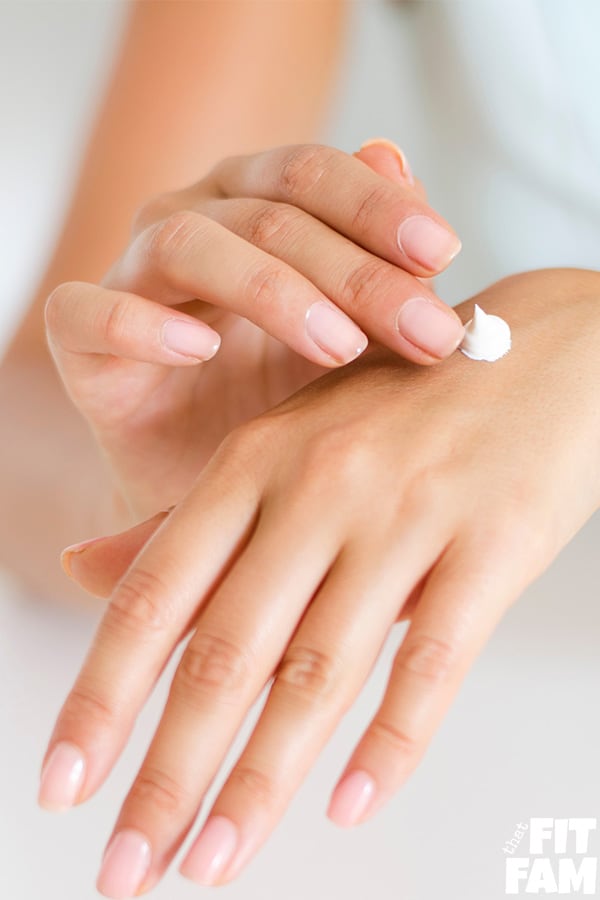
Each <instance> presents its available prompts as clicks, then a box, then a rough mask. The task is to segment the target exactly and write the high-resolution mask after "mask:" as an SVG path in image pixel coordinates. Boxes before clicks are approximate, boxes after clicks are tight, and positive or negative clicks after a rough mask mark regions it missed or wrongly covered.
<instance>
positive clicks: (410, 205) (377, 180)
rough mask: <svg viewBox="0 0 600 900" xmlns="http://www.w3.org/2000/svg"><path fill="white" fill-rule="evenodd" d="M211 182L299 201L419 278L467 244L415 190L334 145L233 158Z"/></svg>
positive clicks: (235, 191)
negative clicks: (387, 176) (375, 170)
mask: <svg viewBox="0 0 600 900" xmlns="http://www.w3.org/2000/svg"><path fill="white" fill-rule="evenodd" d="M209 179H210V180H212V181H213V183H214V184H215V186H216V187H217V188H218V189H219V192H220V194H221V195H222V196H225V197H262V198H263V199H268V200H276V201H282V202H284V203H289V204H292V205H294V206H297V207H299V208H300V209H303V210H305V212H308V213H310V215H313V216H315V217H316V218H318V219H320V220H321V221H323V222H325V223H326V224H327V225H330V226H331V227H332V228H335V230H336V231H338V232H339V233H340V234H344V235H346V237H348V238H350V239H351V240H352V241H354V243H356V244H359V245H360V246H362V247H364V248H365V249H367V250H370V251H371V252H372V253H375V254H377V256H379V257H381V258H382V259H386V260H388V262H392V263H395V264H396V265H400V266H402V268H403V269H406V271H408V272H411V273H412V274H414V275H420V276H424V277H426V276H430V275H431V274H432V273H437V272H441V271H442V269H445V268H446V266H447V265H448V264H449V263H450V262H451V261H452V259H454V257H455V256H456V254H457V253H458V252H459V250H460V248H461V246H462V245H461V242H460V239H459V238H458V236H457V234H456V232H455V231H454V230H453V229H452V228H451V226H450V225H449V224H448V222H446V220H445V219H443V218H442V217H441V216H440V215H438V213H436V212H435V210H433V209H432V208H431V207H430V206H429V204H428V203H427V202H426V201H425V200H424V199H422V198H421V197H419V196H418V195H417V193H416V192H415V191H414V189H412V188H411V187H410V186H408V185H403V184H397V183H394V182H392V181H391V180H390V179H389V178H386V177H384V176H383V175H379V174H378V173H376V172H374V171H373V170H372V169H371V168H370V167H369V166H368V165H367V164H366V163H364V162H362V160H360V159H356V157H354V156H351V155H350V154H348V153H344V152H343V151H341V150H336V149H335V148H333V147H327V146H324V145H321V144H293V145H290V146H284V147H275V148H273V149H271V150H266V151H264V152H262V153H257V154H255V155H251V156H235V157H229V158H228V159H225V160H223V161H222V162H220V163H218V164H217V165H216V166H215V168H214V169H213V171H212V173H211V175H209Z"/></svg>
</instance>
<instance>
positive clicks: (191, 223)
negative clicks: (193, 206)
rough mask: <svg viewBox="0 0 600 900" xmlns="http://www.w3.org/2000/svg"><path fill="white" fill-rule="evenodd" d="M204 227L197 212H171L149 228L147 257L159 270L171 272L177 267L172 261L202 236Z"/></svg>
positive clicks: (203, 222) (176, 259)
mask: <svg viewBox="0 0 600 900" xmlns="http://www.w3.org/2000/svg"><path fill="white" fill-rule="evenodd" d="M205 227H206V226H205V220H204V217H203V216H201V215H200V214H199V213H197V212H193V211H192V210H187V209H183V210H177V212H174V213H171V215H169V216H167V218H166V219H162V220H161V221H160V222H158V223H157V224H156V225H155V226H154V227H153V228H152V229H151V232H150V235H149V239H148V248H147V253H148V259H149V260H150V262H151V263H152V264H153V265H154V266H156V267H157V268H158V269H159V271H162V272H166V273H171V270H172V269H173V270H174V269H175V268H177V267H176V266H175V267H174V266H173V263H174V261H175V262H176V261H178V260H180V258H181V257H182V255H183V254H184V253H185V250H186V248H187V247H188V246H189V245H190V243H192V242H196V241H197V240H198V239H199V238H200V237H201V236H202V234H203V231H204V229H205ZM173 274H174V275H176V274H177V273H176V272H175V271H174V272H173Z"/></svg>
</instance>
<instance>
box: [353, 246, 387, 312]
mask: <svg viewBox="0 0 600 900" xmlns="http://www.w3.org/2000/svg"><path fill="white" fill-rule="evenodd" d="M390 273H391V269H390V267H389V266H386V265H385V264H384V263H382V262H381V261H380V260H377V259H367V260H366V261H365V262H363V263H361V264H360V265H359V266H357V267H356V268H355V269H353V270H352V271H350V273H349V274H348V275H346V276H345V278H344V281H343V284H342V288H341V292H340V295H341V300H342V305H343V307H344V309H349V310H353V311H356V312H362V311H369V310H371V309H373V308H377V306H378V305H379V304H380V303H381V297H382V292H383V290H384V289H385V287H386V286H387V285H388V284H389V283H390Z"/></svg>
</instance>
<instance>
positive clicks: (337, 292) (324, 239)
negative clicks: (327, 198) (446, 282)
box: [203, 199, 464, 365]
mask: <svg viewBox="0 0 600 900" xmlns="http://www.w3.org/2000/svg"><path fill="white" fill-rule="evenodd" d="M203 213H204V214H205V215H207V216H210V217H211V218H214V219H215V220H216V221H218V222H220V223H221V224H222V225H224V226H225V227H226V228H227V229H228V230H230V231H233V232H235V233H236V234H238V235H240V236H241V237H242V238H244V240H246V241H248V242H249V243H251V244H256V245H257V246H260V247H261V249H262V250H264V251H265V252H267V253H268V254H269V255H270V256H271V257H276V258H278V259H282V260H284V261H285V262H286V263H287V264H288V265H289V266H291V267H292V268H293V269H295V270H297V271H299V272H302V274H303V275H304V276H305V277H306V278H308V279H310V281H311V282H312V283H313V284H314V285H316V286H317V288H319V289H320V291H322V293H323V294H324V295H327V296H328V297H329V298H330V299H331V301H332V302H333V303H335V304H336V306H337V307H338V308H339V309H342V310H343V311H344V312H345V313H346V314H347V315H348V316H350V317H351V318H352V320H353V321H354V322H356V323H357V324H358V325H359V326H360V327H361V328H362V329H363V330H364V331H365V332H366V333H367V334H368V335H369V337H370V338H373V339H374V340H375V341H377V342H378V343H380V344H383V345H384V346H386V347H389V348H390V349H391V350H393V351H394V352H395V353H398V354H400V355H401V356H403V357H405V358H406V359H410V360H411V361H413V362H417V363H420V364H423V365H431V364H432V363H436V362H439V361H440V359H443V358H445V357H446V356H448V355H449V354H450V353H452V352H453V351H454V350H456V348H457V346H458V344H459V343H460V341H461V340H462V338H463V336H464V326H463V324H462V322H461V320H460V319H459V317H458V315H457V314H456V312H455V311H454V310H453V309H452V308H451V307H449V306H447V304H445V303H444V302H443V301H442V300H440V299H439V297H437V296H436V294H435V293H434V292H433V291H432V290H431V289H430V288H429V287H427V286H426V285H423V284H421V283H420V282H419V280H418V279H417V278H415V277H414V275H410V274H409V273H408V272H405V271H404V270H403V269H401V268H399V267H398V266H394V265H391V264H390V263H389V262H386V261H385V260H382V259H379V258H378V257H375V256H373V255H372V254H371V253H368V252H367V251H366V250H363V249H362V247H357V246H356V244H353V243H352V242H351V241H349V240H348V239H347V238H345V237H343V236H342V235H340V234H338V233H337V232H335V231H333V230H332V229H331V228H329V227H328V226H327V225H324V224H323V223H322V222H319V221H318V220H316V219H313V218H312V217H311V216H308V215H307V214H306V213H304V212H302V210H298V209H296V208H295V207H293V206H288V205H286V204H282V203H265V201H262V200H253V199H247V200H212V201H206V202H205V204H204V206H203Z"/></svg>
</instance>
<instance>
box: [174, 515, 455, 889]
mask: <svg viewBox="0 0 600 900" xmlns="http://www.w3.org/2000/svg"><path fill="white" fill-rule="evenodd" d="M448 530H449V529H448V526H447V523H444V526H443V527H440V519H439V517H438V520H437V521H435V520H434V518H433V516H431V515H427V516H421V517H419V519H418V520H417V521H413V522H412V523H411V527H410V528H405V529H402V530H401V532H400V534H396V535H395V536H394V538H393V540H391V541H390V538H389V535H388V536H387V538H383V540H382V536H381V535H372V537H371V540H369V541H365V540H364V539H361V541H360V542H356V544H355V545H347V546H346V547H345V549H344V550H343V551H342V553H341V554H340V556H339V557H338V559H337V561H336V564H335V566H334V567H333V569H332V570H331V572H330V573H329V575H328V577H327V579H326V581H325V582H324V584H323V586H322V587H321V589H320V591H319V593H318V595H317V597H316V598H315V599H314V601H313V603H312V604H311V606H310V607H309V609H308V610H307V612H306V614H305V616H304V617H303V619H302V622H301V623H300V626H299V627H298V629H297V631H296V632H295V634H294V637H293V640H292V641H291V643H290V645H289V647H288V649H287V651H286V653H285V654H284V657H283V659H282V661H281V663H280V665H279V666H278V668H277V670H276V672H275V679H274V682H273V685H272V688H271V691H270V694H269V696H268V699H267V702H266V704H265V707H264V709H263V711H262V714H261V716H260V719H259V721H258V724H257V725H256V727H255V730H254V732H253V733H252V735H251V737H250V739H249V741H248V743H247V745H246V747H245V749H244V751H243V752H242V754H241V756H240V758H239V759H238V761H237V763H236V765H235V766H234V768H233V769H232V771H231V772H230V774H229V776H228V778H227V781H226V783H225V785H224V786H223V788H222V790H221V792H220V794H219V796H218V797H217V799H216V801H215V803H214V805H213V808H212V809H211V811H210V814H209V816H208V819H207V821H206V822H205V824H204V827H203V829H202V831H201V833H200V835H199V837H198V838H197V840H196V842H195V843H194V845H193V846H192V848H191V850H190V852H189V854H188V855H187V857H186V859H185V860H184V862H183V863H182V866H181V872H182V874H184V875H185V876H187V877H189V878H191V879H193V880H195V881H197V882H199V883H201V884H215V883H224V881H229V880H231V879H232V878H233V877H235V876H236V875H237V874H238V872H239V871H240V869H241V868H242V866H243V865H244V864H245V863H246V862H247V861H248V859H249V858H250V856H252V855H253V854H254V853H255V852H256V851H257V849H258V848H259V847H260V846H261V844H262V843H263V842H264V841H265V839H266V838H267V836H268V834H269V833H270V832H271V831H272V830H273V828H274V827H275V825H276V824H277V822H278V820H279V819H280V818H281V816H282V815H283V813H284V811H285V808H286V807H287V806H288V804H289V803H290V801H291V799H292V797H293V795H294V793H295V791H296V790H297V789H298V787H299V786H300V784H301V783H302V781H303V779H304V777H305V776H306V774H307V772H308V771H309V769H310V767H311V766H312V764H313V763H314V761H315V759H316V757H317V756H318V754H319V752H320V751H321V749H322V748H323V746H324V745H325V743H326V741H327V740H328V739H329V737H330V736H331V734H332V732H333V730H334V728H335V726H336V725H337V724H338V722H339V720H340V719H341V717H342V716H343V714H344V712H345V711H346V710H347V709H348V708H349V706H350V705H351V703H352V702H353V701H354V699H355V697H356V695H357V694H358V692H359V691H360V689H361V687H362V686H363V684H364V681H365V680H366V678H367V676H368V674H369V672H370V670H371V668H372V666H373V664H374V662H375V661H376V658H377V655H378V653H379V651H380V650H381V646H382V644H383V642H384V640H385V638H386V636H387V634H388V632H389V629H390V627H391V625H392V624H393V623H394V621H395V619H396V616H397V612H398V609H399V607H400V606H401V605H402V602H403V600H404V598H405V596H406V595H407V594H408V593H409V592H410V590H411V588H412V587H413V585H414V584H415V583H416V581H417V580H418V578H419V577H420V575H421V574H422V572H423V571H424V570H426V569H427V568H428V567H429V566H430V565H431V564H432V562H433V561H434V559H435V558H436V556H437V555H438V554H439V552H440V550H441V549H442V546H443V543H444V541H445V540H447V533H448ZM398 559H401V560H402V566H401V569H400V572H399V571H398V568H399V567H398Z"/></svg>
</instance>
